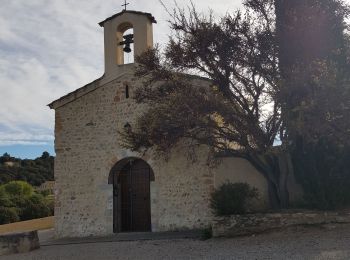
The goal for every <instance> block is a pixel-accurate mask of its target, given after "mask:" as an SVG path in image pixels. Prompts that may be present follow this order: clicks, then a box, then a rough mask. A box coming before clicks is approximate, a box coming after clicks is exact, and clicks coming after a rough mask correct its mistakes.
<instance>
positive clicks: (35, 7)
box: [0, 0, 240, 146]
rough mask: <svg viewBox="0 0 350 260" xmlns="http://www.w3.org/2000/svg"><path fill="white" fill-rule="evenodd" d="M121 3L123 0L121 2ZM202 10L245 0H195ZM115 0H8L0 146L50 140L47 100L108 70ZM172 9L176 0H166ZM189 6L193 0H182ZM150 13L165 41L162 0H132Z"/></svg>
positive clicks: (2, 12) (1, 22)
mask: <svg viewBox="0 0 350 260" xmlns="http://www.w3.org/2000/svg"><path fill="white" fill-rule="evenodd" d="M120 2H121V1H120ZM194 2H195V4H196V5H197V6H198V8H199V9H200V10H203V11H207V10H208V7H211V8H213V9H215V10H216V12H217V13H221V14H223V13H225V12H227V11H230V10H233V9H235V8H236V7H237V6H238V5H239V4H240V1H238V0H237V1H226V0H217V1H216V2H215V5H213V3H212V1H208V0H201V1H198V0H197V1H194ZM116 3H118V1H117V2H116V1H115V0H105V1H103V2H101V1H99V0H90V1H83V0H76V1H70V0H50V1H46V0H30V1H28V0H16V1H11V0H3V1H2V3H1V9H0V105H1V107H0V146H4V145H13V144H38V145H41V144H48V143H52V140H53V128H54V112H53V111H52V110H50V109H49V108H48V107H47V106H46V105H47V104H48V103H50V102H51V101H53V100H55V99H57V98H59V97H60V96H63V95H65V94H67V93H68V92H70V91H73V90H75V89H76V88H79V87H81V86H82V85H85V84H87V83H89V82H91V81H93V80H94V79H96V78H98V77H100V76H101V75H102V74H103V66H104V62H103V28H100V27H99V26H98V25H97V23H98V22H100V21H102V20H104V19H105V18H107V17H109V16H111V15H113V14H114V13H116V12H119V11H120V10H121V6H120V5H121V3H120V5H119V4H116ZM164 3H165V5H166V6H167V7H169V9H172V7H173V6H174V2H173V1H172V0H164ZM178 3H179V5H180V6H181V5H188V4H189V1H185V0H182V1H178ZM129 7H130V8H131V9H136V10H140V11H145V12H151V13H152V14H153V15H154V16H155V17H156V19H157V21H158V24H156V25H155V28H154V34H155V35H154V36H155V42H160V43H164V42H166V40H167V37H168V34H169V33H170V32H169V29H168V24H167V22H166V21H167V19H168V18H169V17H168V14H167V13H166V12H165V10H164V8H163V7H162V6H161V5H160V4H159V1H158V0H141V1H137V2H136V1H135V2H133V1H131V4H130V5H129Z"/></svg>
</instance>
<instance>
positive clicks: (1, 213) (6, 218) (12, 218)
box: [0, 207, 19, 225]
mask: <svg viewBox="0 0 350 260" xmlns="http://www.w3.org/2000/svg"><path fill="white" fill-rule="evenodd" d="M17 221H19V217H18V214H17V210H16V209H15V208H7V207H0V224H1V225H2V224H9V223H12V222H17Z"/></svg>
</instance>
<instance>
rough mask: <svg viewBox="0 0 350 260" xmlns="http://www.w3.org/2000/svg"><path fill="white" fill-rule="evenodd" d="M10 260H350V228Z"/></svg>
mask: <svg viewBox="0 0 350 260" xmlns="http://www.w3.org/2000/svg"><path fill="white" fill-rule="evenodd" d="M0 259H8V260H22V259H23V260H24V259H25V260H63V259H64V260H80V259H81V260H87V259H88V260H89V259H92V260H95V259H96V260H97V259H101V260H110V259H321V260H323V259H350V225H337V226H331V225H328V226H326V227H307V228H302V227H298V228H291V229H289V230H287V231H284V232H273V233H269V234H261V235H257V236H250V237H240V238H233V239H210V240H206V241H200V240H193V239H177V240H154V241H132V242H101V243H82V244H71V245H55V246H43V247H42V248H41V249H40V250H37V251H33V252H31V253H28V254H17V255H11V256H3V257H0Z"/></svg>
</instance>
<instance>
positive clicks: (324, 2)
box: [275, 0, 350, 208]
mask: <svg viewBox="0 0 350 260" xmlns="http://www.w3.org/2000/svg"><path fill="white" fill-rule="evenodd" d="M275 4H276V15H277V19H276V21H277V23H276V24H277V38H276V42H277V43H278V49H279V55H278V57H279V68H280V71H281V79H282V84H281V91H280V94H279V97H278V98H279V102H280V104H281V108H282V114H283V116H282V118H283V122H284V125H285V133H286V134H285V135H284V137H285V140H286V142H288V146H289V147H288V148H289V151H290V152H291V154H292V158H293V166H294V168H295V172H296V175H297V177H298V180H299V181H300V183H301V184H302V185H303V186H304V192H305V198H306V202H307V204H309V205H308V206H312V207H318V208H336V207H337V206H345V205H349V203H350V193H349V192H346V190H348V186H349V185H350V171H349V170H348V169H349V163H348V160H347V159H346V158H348V157H349V155H350V139H349V136H350V75H349V71H350V63H349V61H350V59H349V57H350V56H349V50H350V49H349V39H348V32H347V24H346V22H345V21H346V18H347V17H348V15H349V8H348V7H347V6H346V5H345V4H344V2H343V1H339V0H294V1H285V0H276V1H275Z"/></svg>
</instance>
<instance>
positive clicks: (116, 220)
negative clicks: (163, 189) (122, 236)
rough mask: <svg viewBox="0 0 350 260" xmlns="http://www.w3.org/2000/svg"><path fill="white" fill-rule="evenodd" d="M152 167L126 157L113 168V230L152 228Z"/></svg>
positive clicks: (139, 230) (130, 230)
mask: <svg viewBox="0 0 350 260" xmlns="http://www.w3.org/2000/svg"><path fill="white" fill-rule="evenodd" d="M151 180H154V174H153V171H152V169H151V167H150V166H149V165H148V164H147V163H146V162H145V161H144V160H142V159H139V158H126V159H123V160H121V161H119V162H118V163H117V164H116V165H115V166H114V167H113V169H112V171H111V174H110V180H109V183H111V184H113V232H146V231H151V200H150V199H151V198H150V181H151Z"/></svg>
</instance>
